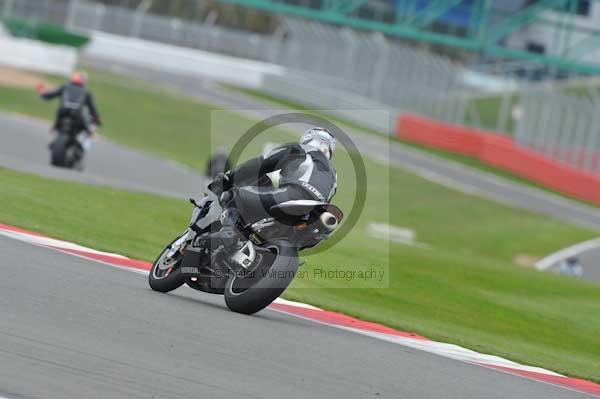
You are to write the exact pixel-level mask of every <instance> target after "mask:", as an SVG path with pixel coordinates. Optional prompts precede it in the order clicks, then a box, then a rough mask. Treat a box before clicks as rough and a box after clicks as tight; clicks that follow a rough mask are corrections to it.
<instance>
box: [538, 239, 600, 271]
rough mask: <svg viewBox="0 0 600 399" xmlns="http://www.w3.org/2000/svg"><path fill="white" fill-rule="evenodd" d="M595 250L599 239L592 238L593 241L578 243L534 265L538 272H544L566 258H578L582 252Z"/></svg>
mask: <svg viewBox="0 0 600 399" xmlns="http://www.w3.org/2000/svg"><path fill="white" fill-rule="evenodd" d="M597 248H600V237H599V238H594V239H593V240H589V241H584V242H580V243H579V244H575V245H573V246H570V247H567V248H564V249H561V250H560V251H558V252H555V253H553V254H551V255H548V256H546V257H545V258H543V259H540V260H539V261H538V262H537V263H536V264H535V268H536V269H538V270H546V269H548V268H550V267H552V266H554V265H556V264H558V263H560V262H562V261H564V260H566V259H568V258H571V257H573V256H579V255H581V254H582V253H584V252H587V251H591V250H593V249H597Z"/></svg>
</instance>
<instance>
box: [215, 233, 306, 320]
mask: <svg viewBox="0 0 600 399" xmlns="http://www.w3.org/2000/svg"><path fill="white" fill-rule="evenodd" d="M265 249H269V250H270V251H271V253H272V254H273V255H272V256H273V258H272V259H274V260H272V261H269V262H268V264H267V265H265V267H264V268H263V269H262V270H261V269H260V266H259V268H258V270H257V271H256V272H255V274H254V277H253V278H248V279H246V278H242V277H240V276H239V275H234V276H232V277H231V278H230V279H229V281H227V285H226V286H225V303H226V304H227V307H228V308H229V309H230V310H232V311H234V312H237V313H242V314H247V315H250V314H254V313H256V312H259V311H261V310H263V309H264V308H266V307H267V306H269V305H270V304H271V303H272V302H273V301H274V300H276V299H277V298H279V296H280V295H281V294H283V292H284V291H285V290H286V289H287V287H288V286H289V285H290V283H291V282H292V280H293V279H294V277H295V276H296V272H297V271H298V266H299V262H298V249H297V248H292V247H290V243H289V242H288V241H283V240H282V241H273V242H271V243H268V244H265V245H262V246H261V250H265ZM257 251H258V249H257Z"/></svg>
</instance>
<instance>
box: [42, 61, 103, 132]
mask: <svg viewBox="0 0 600 399" xmlns="http://www.w3.org/2000/svg"><path fill="white" fill-rule="evenodd" d="M38 91H39V94H40V97H41V98H42V99H44V100H52V99H55V98H57V97H60V107H59V109H58V111H57V113H56V121H55V122H54V126H53V129H54V130H57V129H58V127H59V126H58V124H59V121H60V120H61V118H64V117H70V118H72V120H73V123H75V126H76V128H77V129H78V131H81V132H85V133H87V134H88V136H91V135H92V134H93V133H94V132H93V131H91V129H90V126H89V125H88V123H87V121H86V118H85V116H84V109H85V108H87V109H88V111H89V114H90V116H91V119H92V122H93V123H95V124H96V125H98V126H100V125H101V121H100V114H99V113H98V109H97V108H96V104H95V102H94V97H93V95H92V93H91V92H89V91H88V90H87V88H86V76H85V74H83V73H80V72H77V73H75V74H73V76H72V77H71V81H70V82H69V83H67V84H65V85H63V86H61V87H59V88H57V89H55V90H50V91H46V90H45V89H44V87H43V86H41V87H39V88H38Z"/></svg>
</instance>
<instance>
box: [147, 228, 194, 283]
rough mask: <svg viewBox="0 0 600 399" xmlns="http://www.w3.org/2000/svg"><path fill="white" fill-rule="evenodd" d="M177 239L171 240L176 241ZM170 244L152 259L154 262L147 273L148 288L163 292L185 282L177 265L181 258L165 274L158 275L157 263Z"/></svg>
mask: <svg viewBox="0 0 600 399" xmlns="http://www.w3.org/2000/svg"><path fill="white" fill-rule="evenodd" d="M177 239H179V238H177ZM177 239H175V240H173V242H175V241H177ZM173 242H172V243H173ZM172 243H171V244H172ZM171 244H169V245H168V246H167V247H166V248H165V249H164V250H163V251H162V252H161V253H160V255H159V256H158V258H157V259H156V260H155V261H154V264H152V269H150V274H149V275H148V284H150V288H152V289H153V290H154V291H158V292H163V293H167V292H171V291H173V290H176V289H177V288H179V287H181V286H182V285H183V284H184V283H185V282H186V278H185V277H184V276H182V275H181V269H180V267H179V266H180V264H181V259H180V260H179V261H177V262H176V263H175V264H174V266H173V269H172V270H171V272H170V273H169V274H168V275H167V276H165V277H160V276H159V272H160V270H159V269H158V265H159V263H160V262H161V260H162V258H163V256H164V254H165V252H167V250H168V249H169V248H170V247H171Z"/></svg>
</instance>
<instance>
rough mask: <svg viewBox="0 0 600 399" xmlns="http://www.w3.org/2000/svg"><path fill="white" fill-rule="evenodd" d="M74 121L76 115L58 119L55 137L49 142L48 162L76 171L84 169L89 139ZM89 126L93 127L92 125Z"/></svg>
mask: <svg viewBox="0 0 600 399" xmlns="http://www.w3.org/2000/svg"><path fill="white" fill-rule="evenodd" d="M76 121H77V119H76V117H72V116H63V117H61V118H60V120H59V121H58V129H57V137H56V139H55V140H54V141H53V142H52V143H51V144H50V163H51V164H52V165H53V166H57V167H61V168H68V169H74V170H78V171H82V170H83V169H84V157H85V152H86V150H88V149H89V146H90V143H91V139H90V137H89V134H88V133H87V132H86V131H82V130H81V127H80V124H79V123H77V122H76ZM91 128H92V129H94V126H92V127H91ZM92 131H93V130H92Z"/></svg>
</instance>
